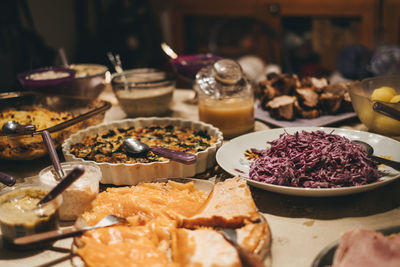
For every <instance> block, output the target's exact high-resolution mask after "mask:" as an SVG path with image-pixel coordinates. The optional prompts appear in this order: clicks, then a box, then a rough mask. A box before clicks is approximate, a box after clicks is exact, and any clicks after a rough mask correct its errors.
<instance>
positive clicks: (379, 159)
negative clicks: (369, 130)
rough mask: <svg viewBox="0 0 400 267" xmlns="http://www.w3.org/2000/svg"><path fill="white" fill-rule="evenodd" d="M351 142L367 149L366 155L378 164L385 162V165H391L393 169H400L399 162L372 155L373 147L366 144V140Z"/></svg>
mask: <svg viewBox="0 0 400 267" xmlns="http://www.w3.org/2000/svg"><path fill="white" fill-rule="evenodd" d="M353 142H354V143H357V144H359V145H362V146H363V147H364V148H365V150H366V151H367V153H368V156H369V157H370V158H372V159H373V160H375V161H377V162H378V163H380V164H385V165H387V166H389V167H392V168H393V169H395V170H397V171H400V162H398V161H394V160H390V159H385V158H382V157H378V156H375V155H374V148H373V147H372V146H371V145H370V144H368V143H366V142H363V141H360V140H353Z"/></svg>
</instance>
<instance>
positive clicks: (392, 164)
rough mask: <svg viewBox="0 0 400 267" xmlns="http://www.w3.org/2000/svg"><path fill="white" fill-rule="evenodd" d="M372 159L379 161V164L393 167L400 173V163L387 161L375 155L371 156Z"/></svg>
mask: <svg viewBox="0 0 400 267" xmlns="http://www.w3.org/2000/svg"><path fill="white" fill-rule="evenodd" d="M370 157H371V158H372V159H373V160H375V161H377V162H378V163H381V164H385V165H387V166H389V167H392V168H393V169H395V170H396V171H400V162H398V161H394V160H390V159H385V158H381V157H377V156H374V155H371V156H370Z"/></svg>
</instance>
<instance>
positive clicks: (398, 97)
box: [390, 95, 400, 103]
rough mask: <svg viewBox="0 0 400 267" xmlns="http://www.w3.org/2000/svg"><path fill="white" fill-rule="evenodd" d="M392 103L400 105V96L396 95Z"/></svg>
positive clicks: (391, 100)
mask: <svg viewBox="0 0 400 267" xmlns="http://www.w3.org/2000/svg"><path fill="white" fill-rule="evenodd" d="M390 102H391V103H399V102H400V95H395V96H394V97H392V99H390Z"/></svg>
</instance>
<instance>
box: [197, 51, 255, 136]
mask: <svg viewBox="0 0 400 267" xmlns="http://www.w3.org/2000/svg"><path fill="white" fill-rule="evenodd" d="M195 89H196V90H197V91H198V95H199V100H198V105H199V118H200V120H201V121H204V122H207V123H210V124H212V125H214V126H215V127H217V128H219V129H220V130H221V131H222V133H223V135H224V138H226V139H230V138H233V137H236V136H239V135H241V134H244V133H248V132H251V131H252V130H253V129H254V95H253V88H252V86H251V85H250V83H249V82H248V81H247V79H246V77H245V76H244V74H243V71H242V69H241V67H240V65H239V64H238V63H237V62H236V61H234V60H231V59H222V60H219V61H217V62H215V63H214V64H213V65H210V66H207V67H205V68H203V69H201V70H200V71H199V72H198V73H197V75H196V84H195Z"/></svg>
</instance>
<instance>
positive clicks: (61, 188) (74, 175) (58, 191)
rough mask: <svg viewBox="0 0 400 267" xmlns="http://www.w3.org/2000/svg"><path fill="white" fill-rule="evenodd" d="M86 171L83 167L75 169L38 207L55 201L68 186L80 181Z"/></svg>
mask: <svg viewBox="0 0 400 267" xmlns="http://www.w3.org/2000/svg"><path fill="white" fill-rule="evenodd" d="M84 172H85V169H84V168H83V167H75V168H74V169H73V170H72V171H70V172H69V173H68V174H67V176H65V178H64V179H62V180H61V182H59V183H58V184H57V185H56V186H55V187H54V188H53V189H52V190H51V191H50V192H49V193H47V195H45V196H44V197H43V198H42V199H41V200H40V201H39V203H38V205H42V204H44V203H46V202H49V201H51V200H53V199H55V198H56V197H57V196H58V195H59V194H61V193H62V192H63V191H64V190H65V189H67V187H68V186H70V185H71V184H72V183H73V182H75V180H76V179H78V178H79V177H80V176H81V175H82V174H83V173H84Z"/></svg>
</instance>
